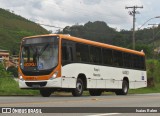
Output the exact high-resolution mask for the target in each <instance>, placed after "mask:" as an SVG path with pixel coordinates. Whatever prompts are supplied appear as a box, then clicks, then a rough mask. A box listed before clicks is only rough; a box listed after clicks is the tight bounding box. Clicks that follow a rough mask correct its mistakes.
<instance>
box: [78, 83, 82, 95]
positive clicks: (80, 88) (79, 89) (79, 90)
mask: <svg viewBox="0 0 160 116" xmlns="http://www.w3.org/2000/svg"><path fill="white" fill-rule="evenodd" d="M77 90H78V93H81V92H82V84H81V83H77Z"/></svg>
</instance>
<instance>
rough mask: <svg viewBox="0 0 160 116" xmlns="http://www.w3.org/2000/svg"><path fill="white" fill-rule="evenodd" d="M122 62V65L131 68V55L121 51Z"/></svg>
mask: <svg viewBox="0 0 160 116" xmlns="http://www.w3.org/2000/svg"><path fill="white" fill-rule="evenodd" d="M123 62H124V67H126V68H131V67H132V57H131V54H129V53H123Z"/></svg>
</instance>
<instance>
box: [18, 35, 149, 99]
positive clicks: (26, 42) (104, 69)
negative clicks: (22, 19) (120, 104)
mask: <svg viewBox="0 0 160 116" xmlns="http://www.w3.org/2000/svg"><path fill="white" fill-rule="evenodd" d="M18 70H19V87H20V88H22V89H38V90H40V94H41V95H42V96H44V97H49V96H50V95H51V94H52V93H53V92H54V91H69V92H72V95H73V96H81V95H82V93H83V91H84V90H88V91H89V93H90V95H91V96H99V95H101V93H102V92H103V91H112V92H115V93H116V94H117V95H126V94H127V93H128V89H136V88H141V87H146V86H147V75H146V67H145V54H144V53H143V52H139V51H134V50H130V49H126V48H122V47H117V46H113V45H108V44H104V43H99V42H94V41H90V40H86V39H82V38H77V37H72V36H70V35H63V34H47V35H38V36H31V37H25V38H23V40H22V42H21V50H20V60H19V67H18Z"/></svg>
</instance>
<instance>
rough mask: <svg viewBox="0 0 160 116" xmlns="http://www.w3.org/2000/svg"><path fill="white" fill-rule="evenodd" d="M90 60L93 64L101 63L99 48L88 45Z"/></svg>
mask: <svg viewBox="0 0 160 116" xmlns="http://www.w3.org/2000/svg"><path fill="white" fill-rule="evenodd" d="M90 61H91V62H93V63H95V64H101V63H102V53H101V48H99V47H95V46H91V47H90Z"/></svg>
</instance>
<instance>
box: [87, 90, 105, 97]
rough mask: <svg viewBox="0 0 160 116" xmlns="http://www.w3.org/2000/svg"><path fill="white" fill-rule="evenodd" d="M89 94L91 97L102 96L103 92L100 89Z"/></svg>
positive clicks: (90, 91)
mask: <svg viewBox="0 0 160 116" xmlns="http://www.w3.org/2000/svg"><path fill="white" fill-rule="evenodd" d="M89 94H90V95H91V96H100V95H101V94H102V91H101V90H98V89H90V90H89Z"/></svg>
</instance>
